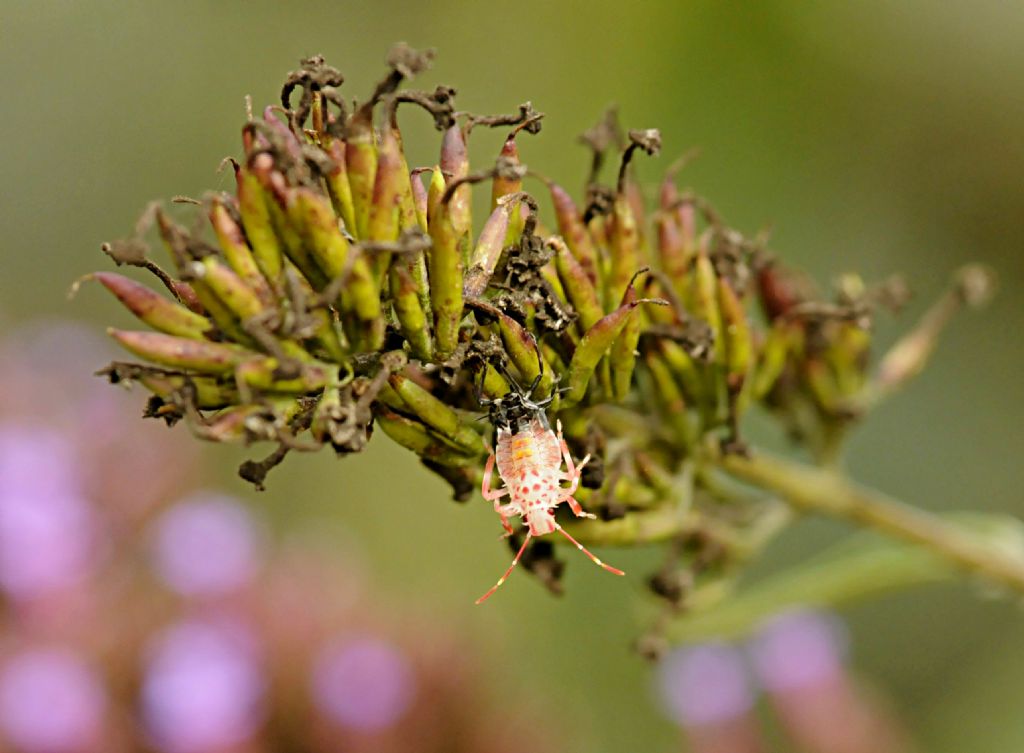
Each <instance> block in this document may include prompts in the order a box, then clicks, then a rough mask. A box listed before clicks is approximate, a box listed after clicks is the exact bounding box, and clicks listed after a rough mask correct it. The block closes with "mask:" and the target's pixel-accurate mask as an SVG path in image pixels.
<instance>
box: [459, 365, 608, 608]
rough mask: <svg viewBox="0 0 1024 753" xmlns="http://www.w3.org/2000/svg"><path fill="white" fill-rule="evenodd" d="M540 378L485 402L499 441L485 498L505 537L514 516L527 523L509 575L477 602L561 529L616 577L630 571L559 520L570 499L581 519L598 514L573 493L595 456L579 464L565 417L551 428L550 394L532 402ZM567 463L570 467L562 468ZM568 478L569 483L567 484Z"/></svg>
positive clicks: (486, 481)
mask: <svg viewBox="0 0 1024 753" xmlns="http://www.w3.org/2000/svg"><path fill="white" fill-rule="evenodd" d="M538 381H539V378H538V379H537V380H534V383H533V385H531V388H530V390H529V391H528V392H526V393H525V394H524V393H523V392H521V391H519V390H518V389H513V391H512V392H509V393H508V394H507V395H505V397H503V398H498V399H496V400H493V401H483V400H482V401H481V402H482V403H483V404H485V405H487V406H488V407H489V409H490V419H491V423H492V424H493V425H494V428H495V444H496V445H497V446H496V449H495V450H494V451H493V452H492V453H491V454H490V457H488V458H487V465H486V466H485V467H484V480H483V485H482V488H481V492H482V493H483V496H484V499H486V500H490V501H492V502H494V510H495V512H497V513H498V515H499V516H500V517H501V525H502V527H503V528H504V529H505V536H510V535H512V533H513V529H512V526H511V525H510V524H509V519H510V518H512V517H514V516H519V517H521V518H522V520H523V523H524V524H525V526H526V539H525V540H524V541H523V545H522V546H521V547H519V551H518V552H517V553H516V556H515V558H514V559H513V560H512V564H511V565H510V566H509V568H508V570H506V571H505V574H504V575H502V576H501V577H500V578H499V579H498V582H497V583H495V584H494V586H492V587H491V589H490V590H489V591H488V592H487V593H485V594H484V595H483V596H481V597H480V598H479V599H477V600H476V603H477V604H480V603H481V602H483V601H484V600H486V599H487V598H488V597H490V595H491V594H493V593H494V592H495V591H497V590H498V588H500V587H501V585H502V584H503V583H504V582H505V581H506V580H507V579H508V576H509V575H511V574H512V571H513V570H514V569H515V566H516V565H518V564H519V560H520V558H521V557H522V556H523V552H525V551H526V547H527V546H528V545H529V543H530V540H531V539H532V538H533V537H534V536H543V535H544V534H547V533H551V532H552V531H558V532H559V533H560V534H562V535H563V536H565V537H566V538H567V539H569V541H571V542H572V543H573V544H574V545H575V546H576V548H577V549H579V550H580V551H581V552H583V553H584V554H586V555H587V556H588V557H589V558H590V559H591V560H593V561H594V563H595V564H597V565H599V566H600V567H603V568H604V569H605V570H607V571H608V572H610V573H615V574H616V575H624V574H625V573H623V572H622V571H621V570H619V569H617V568H614V567H612V566H611V565H608V564H606V563H604V562H602V561H601V560H600V559H598V558H597V557H596V556H594V555H593V554H592V553H591V552H590V551H589V550H587V549H586V547H584V546H583V544H581V543H580V542H578V541H577V540H576V539H574V538H573V537H572V536H571V535H569V533H567V532H566V531H565V529H563V528H562V527H561V526H560V525H559V524H558V521H556V520H555V509H556V508H557V507H558V506H559V505H560V504H562V503H563V502H568V503H569V508H570V509H571V510H572V511H573V513H574V514H575V515H576V516H577V517H581V518H582V517H586V518H593V517H594V516H593V515H591V514H589V513H586V512H584V511H583V508H582V507H580V503H579V502H577V501H576V499H575V497H573V494H575V492H576V489H578V488H579V485H580V475H581V472H582V470H583V467H584V466H585V465H586V464H587V461H589V460H590V456H589V455H587V456H586V457H585V458H583V460H582V461H581V462H580V463H579V464H576V463H574V462H573V459H572V455H571V454H570V453H569V447H568V445H567V444H566V443H565V440H564V439H563V438H562V424H561V421H559V422H558V423H557V424H556V425H555V426H556V429H557V433H556V432H555V431H552V430H551V426H550V425H549V424H548V420H547V416H546V414H545V413H544V408H545V407H546V406H547V405H548V404H550V403H551V398H548V399H547V400H542V401H540V402H536V403H535V402H533V401H531V400H530V395H531V394H532V392H533V390H534V389H535V388H536V386H537V382H538ZM563 461H564V462H565V470H562V462H563ZM495 464H497V466H498V475H499V476H501V480H502V481H503V482H504V483H505V486H504V487H503V488H501V489H491V474H492V473H493V471H494V466H495ZM565 482H568V485H567V486H563V485H562V484H563V483H565ZM506 495H507V496H508V498H509V499H508V502H506V503H505V504H502V503H501V501H500V500H501V499H502V498H503V497H505V496H506Z"/></svg>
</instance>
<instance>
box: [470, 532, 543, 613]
mask: <svg viewBox="0 0 1024 753" xmlns="http://www.w3.org/2000/svg"><path fill="white" fill-rule="evenodd" d="M531 538H533V534H531V533H527V534H526V540H525V541H523V545H522V546H521V547H519V551H518V552H516V556H515V559H513V560H512V564H511V565H509V567H508V570H506V571H505V574H504V575H502V576H501V577H500V578H498V582H497V583H495V584H494V585H493V586H491V590H490V591H488V592H487V593H485V594H484V595H483V596H481V597H480V598H479V599H477V600H476V603H477V604H482V603H483V602H484V601H486V600H487V599H488V598H490V596H491V594H493V593H494V592H495V591H497V590H498V589H499V588H501V584H502V583H504V582H505V581H506V580H508V576H509V575H511V574H512V571H513V570H515V568H516V565H518V564H519V559H520V558H521V557H522V556H523V552H525V551H526V546H527V544H529V543H530V539H531Z"/></svg>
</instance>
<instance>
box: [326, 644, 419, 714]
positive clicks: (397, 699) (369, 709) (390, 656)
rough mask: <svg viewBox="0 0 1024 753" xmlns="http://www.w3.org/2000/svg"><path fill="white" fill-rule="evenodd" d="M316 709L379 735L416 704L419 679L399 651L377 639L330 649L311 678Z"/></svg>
mask: <svg viewBox="0 0 1024 753" xmlns="http://www.w3.org/2000/svg"><path fill="white" fill-rule="evenodd" d="M312 684H313V688H312V691H313V698H314V701H315V702H316V705H317V707H318V708H319V709H320V710H321V711H322V712H323V713H325V714H326V715H327V716H329V717H330V718H331V719H333V720H334V721H336V722H337V723H339V724H342V725H344V726H347V727H354V728H356V729H362V730H376V729H381V728H383V727H387V726H389V725H391V724H394V723H395V722H396V721H398V719H399V718H401V716H402V714H404V713H405V712H406V710H407V709H408V708H409V706H410V705H411V703H412V700H413V696H414V694H415V688H414V684H415V678H414V675H413V670H412V667H410V666H409V662H408V660H407V659H406V657H405V656H404V655H403V654H402V653H401V652H400V651H399V649H398V648H397V647H395V646H393V645H391V644H390V643H386V642H384V641H382V640H379V639H376V638H359V639H355V640H349V641H344V642H337V643H333V644H331V645H329V646H327V647H326V648H325V649H324V650H323V651H322V652H321V654H320V656H319V657H317V660H316V664H315V666H314V668H313V676H312Z"/></svg>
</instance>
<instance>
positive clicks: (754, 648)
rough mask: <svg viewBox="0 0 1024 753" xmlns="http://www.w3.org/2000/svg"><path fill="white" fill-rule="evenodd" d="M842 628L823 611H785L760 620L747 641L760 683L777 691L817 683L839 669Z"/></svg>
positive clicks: (843, 642)
mask: <svg viewBox="0 0 1024 753" xmlns="http://www.w3.org/2000/svg"><path fill="white" fill-rule="evenodd" d="M846 645H847V638H846V631H845V629H844V627H843V624H842V622H840V620H839V619H838V618H837V617H835V616H833V615H830V614H827V613H824V612H815V611H811V610H799V611H793V612H786V613H785V614H782V615H779V616H777V617H774V618H773V619H771V620H769V621H768V622H766V623H765V624H764V626H763V627H762V628H761V630H760V632H759V633H758V635H757V636H756V637H755V638H754V639H753V640H752V641H751V643H750V654H751V656H752V658H753V662H754V667H755V669H756V671H757V675H758V678H759V679H760V681H761V684H762V685H763V686H764V687H765V688H766V689H768V690H770V691H774V692H779V691H782V692H784V691H787V690H796V689H798V688H804V687H810V686H814V685H818V684H821V683H822V682H826V681H828V680H831V679H833V678H835V677H838V676H840V675H841V674H842V672H843V659H844V656H845V653H846Z"/></svg>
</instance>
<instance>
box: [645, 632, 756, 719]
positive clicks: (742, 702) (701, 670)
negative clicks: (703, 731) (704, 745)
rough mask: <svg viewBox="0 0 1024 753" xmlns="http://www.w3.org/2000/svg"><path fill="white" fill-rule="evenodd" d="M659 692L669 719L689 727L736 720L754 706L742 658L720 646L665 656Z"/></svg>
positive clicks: (705, 646)
mask: <svg viewBox="0 0 1024 753" xmlns="http://www.w3.org/2000/svg"><path fill="white" fill-rule="evenodd" d="M658 691H659V694H660V697H661V701H662V705H663V707H664V708H665V711H666V713H667V714H668V715H669V717H671V718H672V719H673V720H675V721H676V722H677V723H678V724H680V725H682V726H686V727H689V726H702V725H707V724H716V723H719V722H725V721H728V720H731V719H734V718H736V717H738V716H741V715H743V714H745V713H746V712H747V711H748V710H749V709H750V707H751V705H752V704H753V694H752V692H751V688H750V683H749V681H748V678H747V673H746V671H745V669H744V666H743V657H742V655H741V654H740V652H739V651H737V650H736V649H734V648H732V647H731V646H727V645H725V644H721V643H708V644H705V645H703V646H697V647H693V648H679V649H676V650H675V651H673V652H672V653H670V654H669V655H668V656H666V657H665V658H664V660H663V661H662V662H661V665H660V667H659V674H658Z"/></svg>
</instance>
